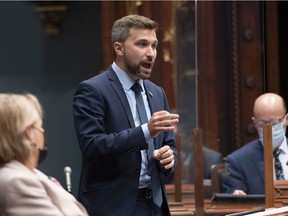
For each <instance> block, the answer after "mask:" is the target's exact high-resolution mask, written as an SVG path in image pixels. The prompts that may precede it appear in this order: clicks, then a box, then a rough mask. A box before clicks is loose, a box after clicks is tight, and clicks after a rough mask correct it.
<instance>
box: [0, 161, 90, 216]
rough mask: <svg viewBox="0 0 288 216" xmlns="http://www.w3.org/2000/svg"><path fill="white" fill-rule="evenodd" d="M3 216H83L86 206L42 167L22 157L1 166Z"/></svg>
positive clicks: (0, 212)
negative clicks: (30, 164) (25, 162)
mask: <svg viewBox="0 0 288 216" xmlns="http://www.w3.org/2000/svg"><path fill="white" fill-rule="evenodd" d="M0 214H1V216H6V215H7V216H8V215H9V216H17V215H19V216H23V215H29V216H33V215H35V216H39V215H51V216H58V215H59V216H60V215H67V216H82V215H88V214H87V212H86V210H85V208H84V207H83V206H82V204H80V203H79V202H78V201H77V200H76V199H75V197H74V196H72V195H71V194H70V193H68V192H67V191H66V190H65V189H64V188H62V187H61V186H59V185H57V184H55V183H54V182H52V181H50V180H49V179H48V177H47V176H46V175H45V174H44V173H42V172H41V171H39V170H37V169H34V171H31V170H29V169H28V168H27V167H26V166H24V165H23V164H22V163H20V162H18V161H12V162H10V163H7V164H5V165H3V166H1V167H0Z"/></svg>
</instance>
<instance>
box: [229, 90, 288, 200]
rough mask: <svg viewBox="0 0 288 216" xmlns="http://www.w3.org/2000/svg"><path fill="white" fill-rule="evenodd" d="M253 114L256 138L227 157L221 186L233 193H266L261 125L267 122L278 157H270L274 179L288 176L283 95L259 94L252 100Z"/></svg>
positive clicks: (286, 121)
mask: <svg viewBox="0 0 288 216" xmlns="http://www.w3.org/2000/svg"><path fill="white" fill-rule="evenodd" d="M253 115H254V116H253V117H252V120H253V122H254V125H255V127H256V129H257V131H258V135H259V139H257V140H254V141H252V142H250V143H248V144H246V145H244V146H243V147H242V148H240V149H238V150H236V151H235V152H233V153H232V154H230V155H228V157H227V177H226V179H225V181H224V185H223V187H224V188H226V192H227V193H233V194H234V195H245V194H264V193H265V182H264V151H263V126H264V125H265V124H268V123H269V124H271V125H272V145H273V147H272V149H273V153H276V152H279V153H280V154H279V156H278V159H279V160H278V159H275V158H274V159H273V164H274V174H273V175H274V180H285V179H288V167H287V165H286V163H287V161H288V147H287V138H286V137H285V132H286V126H287V124H288V115H287V114H286V106H285V102H284V100H283V98H282V97H280V96H279V95H277V94H274V93H265V94H263V95H260V96H259V97H258V98H257V99H256V100H255V103H254V114H253ZM278 169H280V171H279V172H280V173H279V172H278ZM278 174H279V175H278Z"/></svg>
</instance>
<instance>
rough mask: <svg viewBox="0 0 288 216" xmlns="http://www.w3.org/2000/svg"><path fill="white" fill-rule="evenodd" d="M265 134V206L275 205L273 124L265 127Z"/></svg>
mask: <svg viewBox="0 0 288 216" xmlns="http://www.w3.org/2000/svg"><path fill="white" fill-rule="evenodd" d="M263 134H264V140H263V141H264V144H263V146H264V179H265V207H266V208H272V207H274V180H273V153H272V126H271V125H270V124H266V125H264V127H263Z"/></svg>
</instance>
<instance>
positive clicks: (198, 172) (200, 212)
mask: <svg viewBox="0 0 288 216" xmlns="http://www.w3.org/2000/svg"><path fill="white" fill-rule="evenodd" d="M192 143H193V150H194V153H193V154H194V172H195V173H194V175H195V183H194V186H195V215H197V216H204V186H203V151H202V130H201V129H199V128H195V129H193V142H192Z"/></svg>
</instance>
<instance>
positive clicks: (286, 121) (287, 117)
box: [284, 113, 288, 127]
mask: <svg viewBox="0 0 288 216" xmlns="http://www.w3.org/2000/svg"><path fill="white" fill-rule="evenodd" d="M284 118H285V122H284V126H285V127H286V126H287V125H288V113H286V114H285V117H284Z"/></svg>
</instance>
